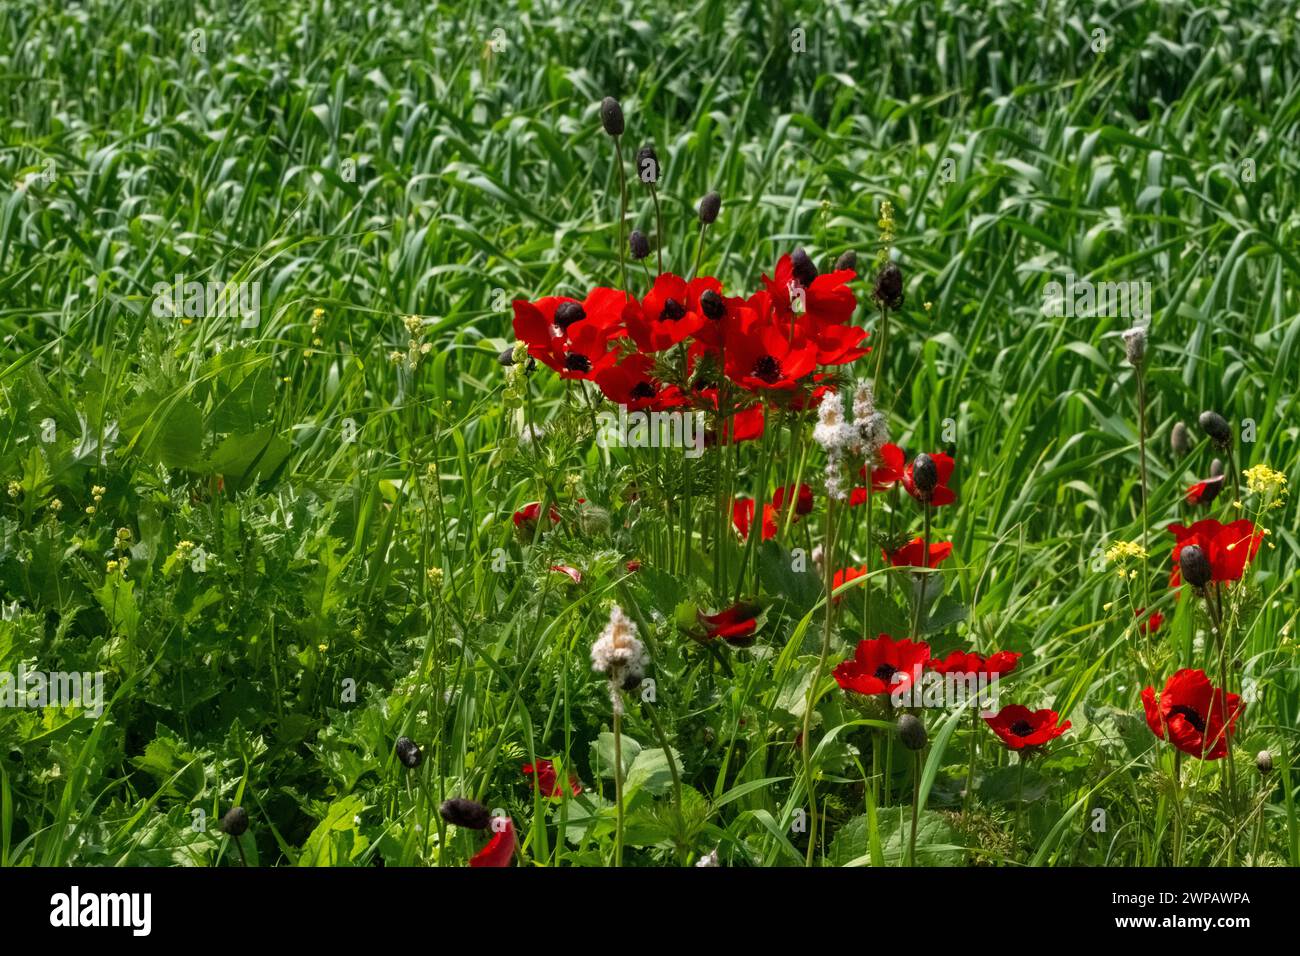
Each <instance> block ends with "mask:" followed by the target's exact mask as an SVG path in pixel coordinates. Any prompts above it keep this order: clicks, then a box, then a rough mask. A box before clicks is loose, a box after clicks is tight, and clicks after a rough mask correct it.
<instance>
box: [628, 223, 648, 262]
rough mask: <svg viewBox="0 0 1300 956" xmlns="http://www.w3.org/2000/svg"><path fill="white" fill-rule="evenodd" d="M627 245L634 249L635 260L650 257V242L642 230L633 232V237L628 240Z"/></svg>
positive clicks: (633, 256)
mask: <svg viewBox="0 0 1300 956" xmlns="http://www.w3.org/2000/svg"><path fill="white" fill-rule="evenodd" d="M627 244H628V245H629V246H631V247H632V258H633V259H638V260H640V259H644V258H645V257H646V256H648V255H650V240H649V239H647V238H646V237H645V233H644V232H642V231H641V230H640V229H633V230H632V235H630V236H628V238H627Z"/></svg>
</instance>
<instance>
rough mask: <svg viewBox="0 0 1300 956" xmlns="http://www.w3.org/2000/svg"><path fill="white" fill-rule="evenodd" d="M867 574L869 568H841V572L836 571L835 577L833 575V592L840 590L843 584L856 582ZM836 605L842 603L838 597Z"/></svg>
mask: <svg viewBox="0 0 1300 956" xmlns="http://www.w3.org/2000/svg"><path fill="white" fill-rule="evenodd" d="M866 573H867V568H866V567H865V566H864V567H861V568H841V569H840V570H838V571H836V572H835V573H834V574H833V575H831V591H832V592H834V591H836V590H838V588H839V586H840V585H841V584H844V583H845V582H847V581H855V580H857V579H858V578H860V577H862V576H863V575H865V574H866ZM841 597H842V595H841ZM835 603H836V604H839V603H840V599H839V598H838V597H837V598H835Z"/></svg>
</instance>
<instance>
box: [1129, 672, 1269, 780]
mask: <svg viewBox="0 0 1300 956" xmlns="http://www.w3.org/2000/svg"><path fill="white" fill-rule="evenodd" d="M1142 707H1143V709H1144V710H1145V711H1146V718H1147V726H1148V727H1150V728H1151V732H1152V733H1153V734H1155V735H1156V736H1157V737H1159V738H1160V739H1161V740H1168V741H1169V742H1170V743H1171V744H1173V745H1174V746H1175V747H1177V748H1178V749H1179V750H1181V751H1182V752H1183V753H1185V754H1190V755H1191V756H1193V757H1198V758H1200V759H1201V760H1218V759H1219V758H1221V757H1226V756H1227V755H1228V745H1229V742H1230V740H1231V738H1232V735H1233V734H1234V733H1235V732H1236V724H1237V719H1238V718H1239V717H1240V716H1241V713H1242V711H1243V710H1245V705H1244V704H1242V702H1241V698H1240V697H1238V696H1237V695H1236V694H1228V695H1227V698H1226V703H1225V697H1224V693H1223V689H1222V688H1220V687H1215V686H1214V685H1213V684H1211V683H1210V679H1209V678H1208V677H1206V676H1205V671H1203V670H1192V669H1191V668H1184V669H1182V670H1180V671H1178V672H1177V673H1175V674H1174V675H1173V676H1172V677H1170V678H1169V680H1167V681H1166V682H1165V689H1164V690H1163V691H1161V693H1160V696H1159V698H1157V697H1156V692H1155V689H1154V688H1151V687H1148V688H1146V689H1145V690H1143V691H1142Z"/></svg>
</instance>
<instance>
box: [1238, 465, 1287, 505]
mask: <svg viewBox="0 0 1300 956" xmlns="http://www.w3.org/2000/svg"><path fill="white" fill-rule="evenodd" d="M1242 474H1244V475H1245V476H1246V489H1247V490H1248V491H1250V492H1251V493H1252V494H1256V495H1259V496H1260V497H1262V498H1265V499H1274V498H1275V499H1276V502H1275V507H1276V506H1280V505H1281V503H1282V502H1283V501H1284V500H1285V498H1286V493H1287V487H1286V475H1284V474H1282V472H1280V471H1274V470H1273V469H1272V468H1270V467H1268V465H1255V466H1254V467H1253V468H1247V469H1246V470H1245V471H1244V472H1242Z"/></svg>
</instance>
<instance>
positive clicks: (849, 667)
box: [834, 634, 930, 694]
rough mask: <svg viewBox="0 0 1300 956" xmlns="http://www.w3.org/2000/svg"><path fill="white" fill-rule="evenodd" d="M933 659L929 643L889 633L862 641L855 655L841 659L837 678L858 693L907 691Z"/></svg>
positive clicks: (835, 674)
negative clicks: (845, 659) (927, 663)
mask: <svg viewBox="0 0 1300 956" xmlns="http://www.w3.org/2000/svg"><path fill="white" fill-rule="evenodd" d="M929 660H930V645H929V644H925V643H922V642H913V641H910V640H908V639H907V638H902V639H901V640H897V641H895V640H894V639H893V638H892V637H890V636H889V635H888V634H881V635H879V636H878V637H876V638H874V639H873V640H865V641H859V642H858V647H857V650H856V651H854V653H853V657H851V658H850V659H849V660H847V661H842V662H840V664H839V665H837V666H836V668H835V671H834V676H835V681H836V683H838V684H839V685H840V687H842V688H844V689H845V690H849V691H853V692H855V693H858V694H889V693H892V692H894V691H895V690H899V691H906V689H907V688H908V687H910V686H911V685H912V682H913V681H914V680H915V679H916V676H917V675H918V674H920V672H921V670H922V669H923V668H924V667H925V665H926V662H928V661H929Z"/></svg>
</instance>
